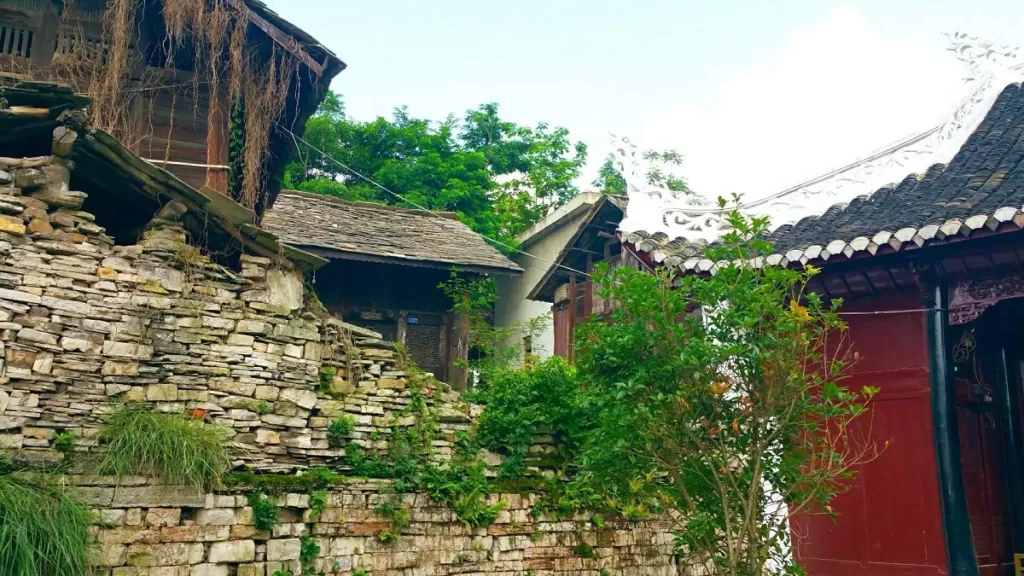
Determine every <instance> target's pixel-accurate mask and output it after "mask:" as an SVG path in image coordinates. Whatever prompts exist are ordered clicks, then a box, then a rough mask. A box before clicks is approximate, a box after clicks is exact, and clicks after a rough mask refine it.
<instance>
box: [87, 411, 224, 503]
mask: <svg viewBox="0 0 1024 576" xmlns="http://www.w3.org/2000/svg"><path fill="white" fill-rule="evenodd" d="M99 440H100V444H101V445H102V446H103V452H102V454H101V456H100V458H99V463H98V466H97V472H98V473H99V474H102V475H110V476H117V477H119V478H120V477H123V476H151V477H157V478H160V479H161V480H163V481H164V482H165V483H167V484H176V485H183V486H194V487H196V488H199V489H202V490H204V491H209V490H212V489H213V488H216V487H218V486H220V482H221V478H222V477H223V476H224V474H225V473H226V472H227V471H228V470H229V469H230V468H231V458H230V455H229V453H228V450H227V448H226V447H225V443H226V440H227V438H226V435H225V433H224V431H222V430H221V429H219V428H217V427H215V426H212V425H209V424H206V423H204V422H202V421H199V420H194V419H191V418H189V417H187V416H185V415H183V414H164V413H160V412H154V411H153V410H152V409H150V408H149V407H148V406H144V405H136V404H126V405H125V406H124V407H122V408H121V409H120V410H119V411H118V412H117V413H115V414H114V415H113V416H111V418H110V420H109V421H108V422H107V425H106V426H105V427H104V428H103V430H102V431H101V432H100V438H99Z"/></svg>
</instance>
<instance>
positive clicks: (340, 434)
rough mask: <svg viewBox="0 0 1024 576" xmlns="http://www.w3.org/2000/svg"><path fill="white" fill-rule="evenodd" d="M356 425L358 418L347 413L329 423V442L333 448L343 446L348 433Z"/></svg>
mask: <svg viewBox="0 0 1024 576" xmlns="http://www.w3.org/2000/svg"><path fill="white" fill-rule="evenodd" d="M355 426H356V419H355V418H353V417H352V416H349V415H347V414H343V415H341V416H338V417H337V418H335V419H334V420H331V423H330V424H328V425H327V444H328V445H330V447H331V448H341V447H342V446H344V445H345V441H346V440H347V439H348V435H349V434H351V433H352V429H353V428H355Z"/></svg>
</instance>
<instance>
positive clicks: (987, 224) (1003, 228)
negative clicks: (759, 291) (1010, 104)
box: [623, 206, 1024, 274]
mask: <svg viewBox="0 0 1024 576" xmlns="http://www.w3.org/2000/svg"><path fill="white" fill-rule="evenodd" d="M1018 230H1024V210H1021V209H1020V208H1017V207H1013V206H1006V207H1003V208H999V209H998V210H996V211H995V212H994V213H992V214H978V215H975V216H971V217H969V218H967V219H960V218H952V219H950V220H947V221H945V222H943V223H942V224H927V225H925V226H922V227H920V228H913V227H908V228H900V229H899V230H896V231H895V232H892V231H887V230H882V231H880V232H878V233H877V234H875V235H874V236H872V237H870V238H869V237H866V236H858V237H856V238H854V239H852V240H849V241H846V240H839V239H837V240H833V241H831V242H829V243H828V244H827V245H824V246H823V245H820V244H813V245H811V246H808V247H806V248H796V249H793V250H789V251H787V252H785V253H776V254H771V255H769V256H766V257H764V258H756V259H754V260H752V261H751V262H750V263H751V264H752V265H753V266H755V267H761V266H763V265H765V264H767V265H769V266H786V267H789V266H803V265H805V264H818V265H820V264H825V263H828V262H830V261H831V262H838V261H845V260H851V259H854V258H861V257H871V256H875V255H880V254H891V253H894V252H904V251H910V250H914V249H917V248H922V247H924V246H925V245H926V244H930V243H937V242H952V241H957V240H964V239H967V238H970V237H971V236H979V235H986V234H992V233H1004V232H1014V231H1018ZM623 241H624V242H626V243H629V244H632V245H633V246H634V247H635V248H636V249H637V250H638V251H639V252H643V253H646V254H648V255H649V256H650V258H651V259H652V260H653V261H654V262H655V263H656V264H660V265H663V266H668V267H671V268H678V269H679V270H680V271H682V272H683V273H697V274H709V273H710V274H714V273H715V271H716V270H717V269H718V267H719V265H720V264H721V262H714V261H712V260H710V259H708V258H702V257H699V256H680V255H678V254H676V253H674V252H671V251H666V250H665V249H664V248H667V247H668V246H669V245H670V244H671V245H674V246H675V247H679V246H680V240H679V239H676V240H672V241H670V242H663V243H659V242H656V241H653V240H652V239H651V238H649V237H643V236H641V235H638V234H627V235H625V236H624V237H623ZM691 246H693V245H691Z"/></svg>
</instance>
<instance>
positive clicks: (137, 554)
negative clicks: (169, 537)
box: [127, 543, 206, 566]
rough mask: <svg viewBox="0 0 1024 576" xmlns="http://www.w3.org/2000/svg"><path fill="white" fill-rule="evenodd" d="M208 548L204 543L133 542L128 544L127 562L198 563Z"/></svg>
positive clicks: (152, 564)
mask: <svg viewBox="0 0 1024 576" xmlns="http://www.w3.org/2000/svg"><path fill="white" fill-rule="evenodd" d="M205 553H206V549H205V547H204V546H203V545H202V544H188V543H172V544H132V545H130V546H128V553H127V555H128V557H127V564H128V565H130V566H176V565H181V564H198V563H200V562H202V561H203V556H204V555H205Z"/></svg>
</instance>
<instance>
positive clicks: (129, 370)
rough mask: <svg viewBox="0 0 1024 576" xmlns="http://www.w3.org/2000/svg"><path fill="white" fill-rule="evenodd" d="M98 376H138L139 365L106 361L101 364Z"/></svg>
mask: <svg viewBox="0 0 1024 576" xmlns="http://www.w3.org/2000/svg"><path fill="white" fill-rule="evenodd" d="M100 374H103V375H104V376H138V375H139V363H138V362H118V361H116V360H107V361H106V362H104V363H103V368H101V369H100Z"/></svg>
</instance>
